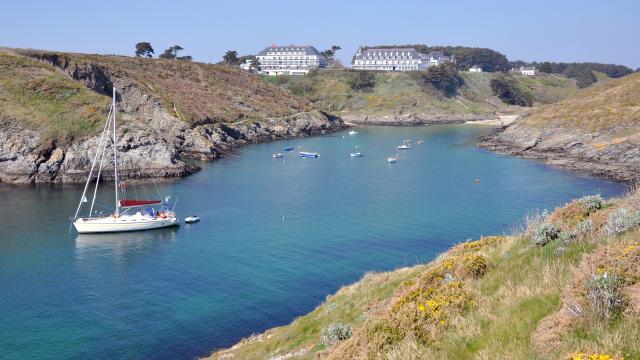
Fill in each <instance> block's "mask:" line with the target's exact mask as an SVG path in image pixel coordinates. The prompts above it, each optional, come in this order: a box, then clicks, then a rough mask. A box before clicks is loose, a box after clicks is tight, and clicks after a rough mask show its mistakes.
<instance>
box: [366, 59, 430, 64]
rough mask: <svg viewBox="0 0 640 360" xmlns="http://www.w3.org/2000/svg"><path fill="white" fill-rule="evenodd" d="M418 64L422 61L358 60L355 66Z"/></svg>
mask: <svg viewBox="0 0 640 360" xmlns="http://www.w3.org/2000/svg"><path fill="white" fill-rule="evenodd" d="M418 63H420V61H418V60H411V61H409V60H400V61H369V60H356V61H355V64H356V65H361V64H366V65H369V64H372V65H375V64H380V65H387V64H388V65H395V64H418Z"/></svg>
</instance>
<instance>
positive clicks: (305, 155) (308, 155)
mask: <svg viewBox="0 0 640 360" xmlns="http://www.w3.org/2000/svg"><path fill="white" fill-rule="evenodd" d="M319 156H320V154H318V153H314V152H306V151H300V157H303V158H317V157H319Z"/></svg>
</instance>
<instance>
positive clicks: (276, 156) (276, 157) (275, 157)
mask: <svg viewBox="0 0 640 360" xmlns="http://www.w3.org/2000/svg"><path fill="white" fill-rule="evenodd" d="M271 156H273V158H274V159H278V158H281V157H283V156H284V155H282V153H275V154H273V155H271Z"/></svg>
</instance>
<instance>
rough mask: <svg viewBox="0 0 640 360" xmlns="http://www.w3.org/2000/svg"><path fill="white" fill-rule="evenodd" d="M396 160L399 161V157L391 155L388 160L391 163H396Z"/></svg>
mask: <svg viewBox="0 0 640 360" xmlns="http://www.w3.org/2000/svg"><path fill="white" fill-rule="evenodd" d="M396 161H398V158H397V157H395V156H389V157H388V158H387V162H388V163H389V164H394V163H395V162H396Z"/></svg>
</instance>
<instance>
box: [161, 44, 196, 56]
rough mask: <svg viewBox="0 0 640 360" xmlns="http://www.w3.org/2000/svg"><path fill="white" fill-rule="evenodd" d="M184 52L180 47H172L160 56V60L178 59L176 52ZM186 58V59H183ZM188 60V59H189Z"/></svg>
mask: <svg viewBox="0 0 640 360" xmlns="http://www.w3.org/2000/svg"><path fill="white" fill-rule="evenodd" d="M182 50H184V49H183V48H182V46H180V45H173V46H172V47H170V48H168V49H166V50H165V51H164V52H163V53H162V54H160V58H161V59H175V58H177V57H178V52H180V51H182ZM185 58H186V57H185ZM189 58H190V57H189Z"/></svg>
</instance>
